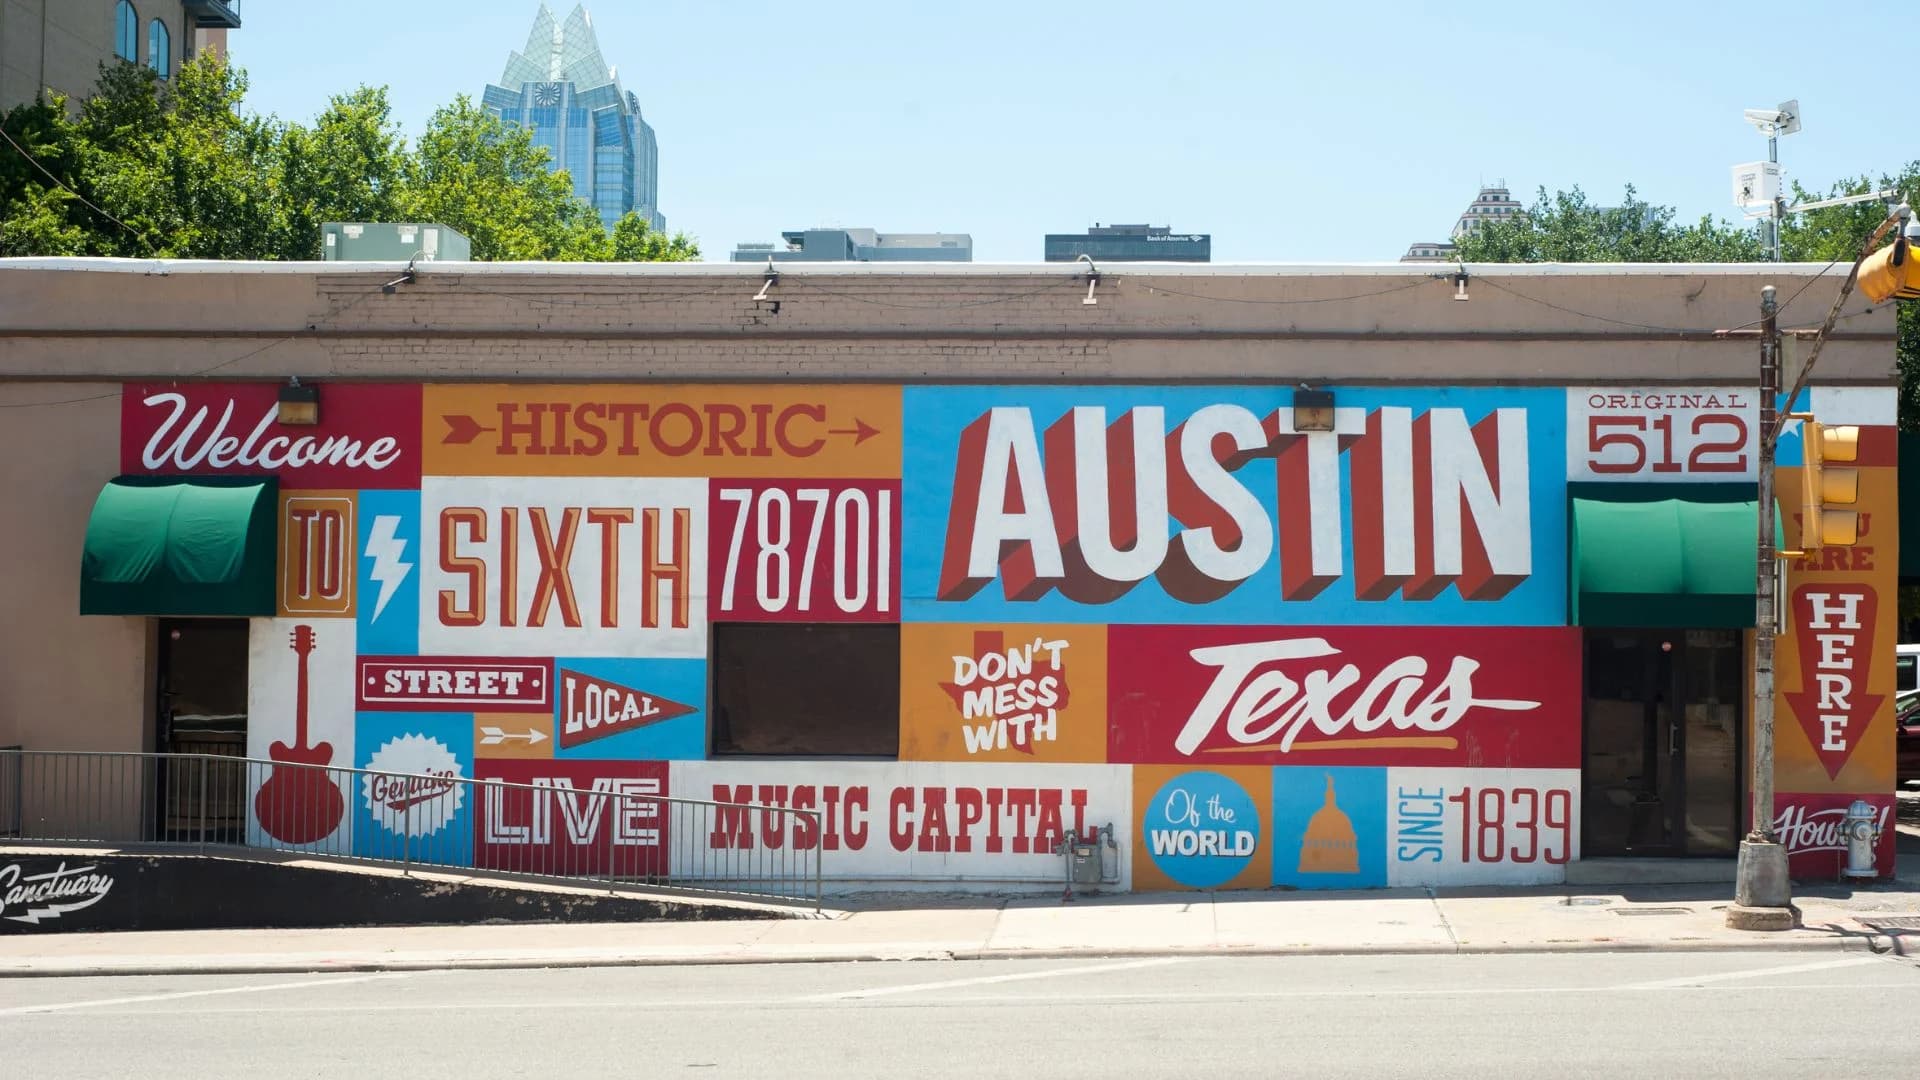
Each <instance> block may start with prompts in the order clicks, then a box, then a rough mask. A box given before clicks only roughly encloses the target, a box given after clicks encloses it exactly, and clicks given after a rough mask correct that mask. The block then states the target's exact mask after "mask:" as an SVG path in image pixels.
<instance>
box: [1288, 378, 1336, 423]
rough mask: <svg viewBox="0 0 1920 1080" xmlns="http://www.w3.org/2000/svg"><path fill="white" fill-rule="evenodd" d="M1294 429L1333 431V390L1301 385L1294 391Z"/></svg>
mask: <svg viewBox="0 0 1920 1080" xmlns="http://www.w3.org/2000/svg"><path fill="white" fill-rule="evenodd" d="M1293 430H1295V431H1332V430H1333V391H1331V390H1309V389H1307V388H1306V387H1304V386H1303V387H1300V388H1299V389H1297V390H1295V391H1294V392H1293Z"/></svg>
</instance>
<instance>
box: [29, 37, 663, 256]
mask: <svg viewBox="0 0 1920 1080" xmlns="http://www.w3.org/2000/svg"><path fill="white" fill-rule="evenodd" d="M246 88H247V80H246V75H245V73H244V72H242V71H239V70H237V69H233V68H229V67H227V66H226V65H225V63H224V62H223V61H222V60H221V59H220V58H218V57H215V56H211V55H208V56H202V57H199V58H196V59H194V60H192V61H190V62H188V63H185V64H182V65H180V67H179V69H178V70H177V71H176V72H175V73H174V77H173V78H172V79H171V80H169V81H167V82H161V81H160V80H159V79H158V78H157V77H156V76H155V74H154V73H153V72H152V71H151V70H150V69H148V68H145V67H142V66H137V65H134V64H124V63H116V64H114V65H112V66H107V67H103V68H102V71H101V78H100V83H99V85H98V86H97V87H96V88H95V91H94V93H93V95H92V96H91V97H89V98H87V99H85V100H84V101H82V102H80V103H79V106H78V108H77V109H74V108H70V107H69V102H67V101H66V100H65V99H63V98H59V97H55V98H54V99H52V100H49V101H44V102H35V103H30V104H25V105H20V106H17V107H15V108H13V109H11V110H8V111H7V112H5V113H4V114H0V131H4V132H5V133H6V134H7V136H9V137H10V138H11V139H12V140H13V142H15V143H17V144H19V147H20V148H21V149H23V150H24V151H25V152H26V154H27V155H30V157H31V160H28V158H27V157H25V156H23V155H22V154H21V153H19V152H17V151H16V150H15V149H14V148H13V147H11V146H7V145H5V143H4V142H0V255H103V256H129V257H156V258H179V259H317V258H319V257H320V224H321V222H323V221H433V222H438V223H440V224H443V225H449V226H451V227H453V228H455V229H458V230H459V231H460V232H461V233H463V234H465V235H466V236H467V237H468V238H469V239H470V240H472V241H473V257H474V258H475V259H484V260H543V259H560V260H579V261H592V262H599V261H608V260H618V261H648V262H659V261H684V260H691V259H697V258H699V256H700V249H699V247H698V245H696V244H695V243H694V241H693V240H691V239H690V238H688V237H687V236H686V235H685V234H675V235H673V236H666V235H664V234H661V233H657V232H655V231H653V230H652V229H651V228H650V227H649V224H648V222H647V221H646V220H644V219H643V218H641V217H640V216H639V215H638V214H634V213H629V214H627V215H626V217H624V218H623V219H622V220H621V221H620V222H619V223H618V224H617V225H616V226H615V227H614V228H613V229H611V230H609V229H607V228H606V227H605V226H604V225H603V224H602V223H601V220H600V215H599V214H598V212H596V211H595V210H594V209H593V207H591V206H589V205H588V204H587V203H586V202H585V201H583V200H581V199H580V198H578V197H577V196H575V195H574V193H573V184H572V181H571V180H570V178H569V177H568V176H567V175H566V174H565V173H564V172H553V171H549V169H548V167H547V152H546V149H545V148H544V147H540V146H537V145H535V144H534V143H533V140H532V136H531V134H530V133H529V132H527V131H526V130H525V129H523V128H520V127H517V126H514V125H510V124H503V123H502V122H501V121H500V119H499V118H498V117H497V116H494V115H493V114H492V113H489V112H487V111H486V110H485V109H482V108H480V107H479V106H477V105H475V104H474V103H473V101H472V100H470V99H468V98H466V97H464V96H463V97H460V98H457V99H455V100H454V102H453V103H452V104H450V105H448V106H446V107H445V108H442V109H440V110H439V111H437V112H435V113H434V114H433V117H432V119H431V120H429V121H428V122H427V126H426V130H425V131H424V132H423V133H422V134H421V136H420V138H419V139H418V140H416V141H414V142H413V143H411V144H409V143H408V141H407V139H406V138H405V137H404V136H403V135H402V134H401V132H400V129H399V126H398V125H397V124H395V123H394V121H393V116H392V109H391V107H390V106H389V104H388V102H387V92H386V90H385V88H374V87H360V88H359V89H356V90H353V91H351V92H349V93H345V94H341V95H338V96H336V97H334V98H333V99H331V100H330V101H329V102H328V103H327V107H326V108H325V109H324V110H322V111H321V113H320V115H319V116H318V117H316V118H315V119H314V120H313V121H312V122H311V123H310V124H308V123H299V122H286V121H281V120H279V119H277V118H274V117H262V116H258V115H255V114H252V113H249V112H247V111H246V110H245V108H244V106H243V102H244V98H245V96H246Z"/></svg>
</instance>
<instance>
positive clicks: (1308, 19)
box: [230, 0, 1920, 262]
mask: <svg viewBox="0 0 1920 1080" xmlns="http://www.w3.org/2000/svg"><path fill="white" fill-rule="evenodd" d="M552 6H553V8H554V10H555V12H556V13H557V14H559V15H561V16H563V17H564V15H565V14H566V12H567V11H568V10H570V9H571V8H572V6H573V4H572V3H571V2H560V3H554V4H553V5H552ZM586 6H587V9H588V11H589V12H590V13H591V15H592V17H593V23H594V27H595V29H596V31H597V32H598V34H599V38H600V45H601V49H602V52H603V53H604V54H605V56H606V58H607V60H608V62H609V63H611V64H613V65H614V66H615V67H616V68H617V69H618V72H619V76H620V81H621V83H622V85H623V86H624V87H625V88H626V89H628V90H631V91H633V92H634V93H635V94H636V95H637V96H638V97H639V99H640V106H641V111H642V113H643V114H644V115H645V117H646V119H647V121H648V122H649V123H650V124H652V125H653V127H654V130H655V132H656V133H657V135H658V138H659V146H660V175H661V180H660V209H661V212H662V213H664V214H665V215H666V217H667V224H668V227H669V228H670V229H671V230H674V231H684V232H686V233H688V234H690V235H691V236H693V237H694V238H695V239H697V240H698V241H699V243H700V247H701V250H702V251H703V253H704V255H705V257H706V258H707V259H709V260H725V259H726V258H727V257H728V255H729V253H730V252H731V251H732V250H733V247H734V246H735V245H736V244H738V243H740V242H742V241H749V242H754V241H757V242H768V241H774V242H777V241H778V240H779V234H780V232H781V231H782V230H793V229H802V228H808V227H813V226H823V225H824V226H844V227H867V228H874V229H878V230H880V231H881V232H964V233H969V234H971V235H972V237H973V243H974V260H975V261H976V262H1035V261H1038V260H1039V259H1040V257H1041V243H1042V239H1041V238H1042V237H1043V236H1044V235H1045V234H1046V233H1048V232H1076V231H1081V230H1084V229H1085V228H1086V227H1087V226H1089V225H1093V224H1095V223H1101V224H1113V223H1116V222H1128V223H1140V222H1147V223H1151V224H1155V225H1170V226H1172V227H1173V229H1174V231H1175V232H1205V233H1211V234H1212V236H1213V258H1214V261H1215V262H1372V261H1391V260H1393V259H1397V258H1398V257H1399V256H1400V255H1401V254H1403V253H1404V252H1405V250H1406V248H1407V245H1408V244H1410V243H1412V242H1414V241H1416V240H1438V239H1444V238H1445V237H1446V234H1447V231H1448V230H1449V229H1450V228H1451V226H1452V224H1453V222H1454V220H1455V219H1456V218H1457V217H1458V216H1459V214H1460V212H1461V210H1462V209H1464V208H1465V206H1466V205H1467V204H1468V203H1469V202H1471V201H1472V199H1473V197H1474V194H1475V192H1476V191H1477V190H1478V189H1479V186H1480V185H1481V184H1482V183H1495V182H1498V181H1501V180H1504V181H1505V182H1506V183H1507V184H1508V185H1509V186H1510V187H1511V188H1512V189H1513V191H1514V194H1515V195H1516V197H1518V198H1519V199H1520V200H1521V201H1522V202H1525V203H1529V204H1530V203H1532V202H1533V200H1534V196H1535V189H1537V188H1539V187H1542V186H1544V187H1546V188H1547V189H1548V190H1549V191H1552V190H1557V189H1560V188H1570V187H1572V186H1574V185H1576V184H1577V185H1579V186H1581V187H1582V188H1583V189H1585V190H1586V192H1587V193H1588V194H1589V195H1590V196H1592V197H1593V198H1594V199H1595V200H1596V201H1598V202H1601V203H1603V204H1616V203H1618V202H1619V201H1620V193H1621V191H1622V189H1623V186H1624V185H1626V184H1628V183H1632V184H1633V185H1635V187H1636V188H1637V189H1638V192H1639V195H1640V197H1641V198H1643V199H1646V200H1648V201H1651V202H1654V203H1660V204H1666V205H1672V206H1674V207H1676V208H1677V209H1678V211H1679V216H1680V217H1681V218H1682V219H1689V220H1691V219H1697V218H1698V217H1700V216H1701V215H1703V214H1711V215H1713V216H1714V217H1716V218H1722V219H1727V220H1735V219H1737V218H1738V211H1737V210H1736V209H1735V208H1734V207H1733V205H1732V180H1731V167H1732V166H1733V165H1735V164H1737V163H1740V162H1746V161H1755V160H1760V159H1764V158H1765V157H1766V140H1765V139H1764V138H1762V137H1761V136H1760V135H1759V134H1758V133H1757V132H1756V131H1755V130H1754V128H1753V127H1751V126H1750V125H1748V124H1747V123H1746V122H1745V121H1744V120H1742V119H1741V111H1742V110H1743V109H1748V108H1771V107H1773V106H1775V105H1776V104H1778V103H1779V102H1781V101H1784V100H1786V99H1788V98H1797V99H1798V100H1799V101H1800V103H1801V111H1802V116H1803V117H1804V123H1805V130H1804V131H1802V132H1800V133H1799V134H1796V135H1792V136H1788V137H1786V138H1784V139H1782V140H1781V142H1780V146H1781V151H1780V153H1781V160H1782V163H1783V164H1784V166H1785V167H1786V170H1787V176H1788V179H1789V180H1795V179H1797V180H1799V181H1800V182H1802V183H1803V184H1806V185H1807V186H1809V187H1811V188H1817V189H1821V190H1824V189H1825V188H1826V187H1827V185H1828V184H1829V183H1831V182H1832V181H1834V180H1837V179H1840V178H1842V177H1845V176H1857V175H1859V174H1862V173H1868V172H1871V173H1873V174H1874V175H1876V176H1877V175H1879V174H1880V173H1881V172H1892V171H1895V170H1897V169H1898V168H1900V167H1901V166H1902V165H1903V164H1904V163H1906V162H1908V161H1911V160H1914V159H1916V158H1920V137H1916V134H1915V133H1916V128H1915V127H1914V124H1913V121H1912V118H1911V116H1910V115H1903V114H1902V113H1901V112H1899V111H1897V110H1891V109H1889V108H1887V103H1889V102H1892V101H1895V100H1896V99H1898V98H1899V97H1900V95H1899V93H1898V92H1896V91H1894V90H1892V89H1890V88H1891V87H1893V86H1894V85H1895V84H1896V83H1897V82H1899V80H1900V79H1901V78H1902V77H1903V76H1905V75H1906V74H1907V73H1908V72H1909V71H1910V69H1911V63H1910V59H1909V60H1908V61H1904V63H1905V64H1906V67H1904V68H1903V67H1902V66H1901V64H1902V63H1903V61H1898V60H1896V59H1895V57H1897V56H1907V57H1909V58H1910V56H1911V53H1910V52H1907V53H1901V52H1898V51H1896V52H1894V53H1891V54H1890V53H1888V51H1887V47H1888V46H1892V45H1895V44H1896V43H1897V42H1898V41H1905V42H1906V43H1907V44H1909V45H1910V44H1911V43H1912V40H1913V39H1912V37H1911V34H1912V32H1913V28H1914V21H1913V18H1912V9H1911V8H1910V7H1909V6H1908V5H1906V4H1902V3H1881V2H1852V3H1848V4H1845V5H1839V4H1835V5H1832V7H1831V10H1830V12H1828V13H1827V14H1809V13H1810V12H1819V11H1821V10H1822V9H1823V8H1825V5H1823V4H1811V5H1810V4H1806V3H1804V2H1797V3H1773V2H1769V0H1750V2H1745V3H1739V4H1733V3H1723V2H1720V0H1666V2H1664V3H1637V2H1618V3H1612V4H1606V5H1589V4H1583V3H1582V4H1575V3H1568V2H1565V0H1546V2H1545V3H1529V4H1519V3H1513V2H1512V0H1458V2H1454V3H1413V2H1406V0H1401V2H1391V0H1383V2H1373V3H1363V2H1346V3H1339V2H1336V3H1324V2H1301V0H1266V2H1264V3H1228V2H1214V0H1188V2H1186V3H1183V4H1168V3H1164V2H1162V3H1133V2H1126V0H1025V2H1023V3H1007V2H1000V0H974V2H971V3H964V4H954V3H933V2H927V0H918V2H916V0H905V2H902V0H893V2H891V3H867V2H855V0H788V2H766V0H727V2H716V0H672V2H667V0H597V2H594V3H589V4H587V5H586ZM537 9H538V2H537V0H399V2H396V0H329V2H328V3H326V4H288V3H277V4H268V3H247V4H246V5H245V6H244V8H243V9H242V11H243V15H244V19H245V26H244V27H243V28H242V29H240V30H237V31H234V32H233V33H232V35H231V38H230V45H231V51H232V56H233V59H234V62H235V63H236V64H237V65H239V66H241V67H243V68H245V69H246V70H247V72H248V75H249V77H250V79H251V89H250V91H249V94H248V105H249V107H251V108H252V109H254V110H255V111H258V112H262V113H272V114H275V115H278V116H280V117H282V118H284V119H290V120H291V119H310V118H311V117H312V116H313V115H315V114H316V113H317V112H318V111H319V110H320V109H321V108H322V107H323V106H324V105H325V103H326V100H327V98H328V97H330V96H331V95H333V94H337V93H342V92H345V91H347V90H349V89H351V88H353V87H355V86H358V85H361V84H368V85H385V86H387V87H389V88H390V94H391V100H392V102H393V106H394V115H395V119H396V120H397V121H398V122H399V123H400V125H401V127H402V129H403V130H404V131H405V133H406V134H408V135H409V136H412V135H416V134H418V132H419V131H420V130H421V128H422V127H423V126H424V124H425V122H426V119H427V117H428V116H430V115H431V114H432V112H433V110H434V109H435V108H437V107H438V106H440V105H442V104H444V103H446V102H448V101H451V100H452V99H453V97H454V96H455V95H457V94H462V93H465V94H469V95H472V96H474V97H476V98H477V97H478V96H479V94H480V91H481V88H482V87H483V86H485V84H486V83H487V82H488V81H489V80H492V79H497V78H499V77H500V74H501V71H502V69H503V68H504V67H505V65H506V61H507V55H508V53H509V52H510V51H511V50H513V49H517V48H519V47H520V46H521V45H522V44H524V43H525V41H526V37H527V31H528V29H529V28H530V26H531V25H532V21H533V16H534V13H535V11H536V10H537ZM1901 28H1904V29H1901ZM1889 34H1892V35H1895V37H1891V38H1890V37H1888V36H1887V35H1889ZM1876 37H1877V38H1878V40H1879V41H1880V42H1881V43H1882V44H1881V45H1878V46H1875V45H1873V42H1874V40H1875V39H1876ZM1869 48H1871V49H1872V50H1873V51H1875V52H1877V53H1878V54H1879V58H1878V59H1871V60H1870V59H1865V58H1864V56H1865V54H1866V52H1867V50H1868V49H1869Z"/></svg>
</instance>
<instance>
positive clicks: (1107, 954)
mask: <svg viewBox="0 0 1920 1080" xmlns="http://www.w3.org/2000/svg"><path fill="white" fill-rule="evenodd" d="M1879 936H1880V935H1860V936H1847V937H1831V936H1823V937H1813V938H1803V937H1794V938H1787V939H1769V938H1763V937H1756V938H1750V939H1741V940H1720V939H1706V938H1703V939H1699V940H1686V941H1666V942H1622V941H1597V940H1589V941H1557V942H1490V943H1487V944H1480V945H1476V944H1472V943H1461V944H1447V945H1439V944H1435V945H1421V944H1409V945H1386V946H1367V945H1301V946H1276V945H1250V946H1243V947H1237V946H1231V945H1221V946H1204V947H1199V948H1173V947H1141V948H1084V949H1074V948H1045V949H955V950H934V951H924V950H923V951H914V952H888V951H885V950H884V949H880V948H873V949H868V950H864V951H854V952H818V953H795V954H787V955H780V954H774V955H741V954H738V953H730V954H729V953H723V954H715V955H709V956H593V957H581V956H554V957H537V956H536V957H524V958H523V957H472V958H464V957H447V958H442V959H426V960H416V959H399V958H395V959H392V960H380V959H358V960H342V961H339V962H326V961H320V962H318V963H316V962H315V961H313V960H311V959H305V960H289V961H287V962H261V961H247V962H222V961H220V960H219V959H212V960H209V961H207V962H204V963H192V962H176V963H152V964H129V965H118V964H74V963H55V964H48V965H44V966H38V967H16V968H0V979H44V978H69V979H77V978H113V977H119V976H133V975H143V976H144V975H168V976H180V975H289V974H302V975H324V974H328V973H334V972H338V973H341V974H360V973H368V972H376V973H377V972H420V971H523V970H541V969H547V970H566V969H576V968H578V969H585V968H637V967H717V966H737V965H746V964H856V963H889V962H891V963H912V962H928V961H936V962H937V961H949V962H951V961H979V960H1099V959H1108V958H1113V959H1132V958H1149V957H1190V958H1196V959H1198V958H1203V957H1211V958H1229V957H1251V956H1257V957H1284V956H1518V955H1549V954H1553V953H1661V952H1664V953H1709V952H1761V951H1765V952H1832V951H1841V952H1872V953H1883V952H1891V951H1892V950H1891V949H1889V948H1887V947H1885V946H1880V945H1876V943H1875V939H1876V938H1878V937H1879Z"/></svg>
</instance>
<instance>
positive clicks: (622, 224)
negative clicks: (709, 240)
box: [608, 210, 700, 262]
mask: <svg viewBox="0 0 1920 1080" xmlns="http://www.w3.org/2000/svg"><path fill="white" fill-rule="evenodd" d="M608 257H609V258H611V259H612V260H613V261H614V262H693V261H695V260H697V259H699V258H700V246H699V245H698V244H695V243H694V242H693V241H692V240H691V239H689V238H688V237H687V234H685V233H675V234H674V235H672V236H668V235H667V234H666V233H661V232H655V231H653V226H652V225H650V224H648V223H647V221H646V219H645V218H642V217H641V216H640V215H639V214H636V213H634V212H633V211H631V210H629V211H627V214H626V216H625V217H623V218H621V219H620V220H619V221H618V222H617V223H615V225H614V226H613V251H612V253H611V254H610V255H609V256H608Z"/></svg>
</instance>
